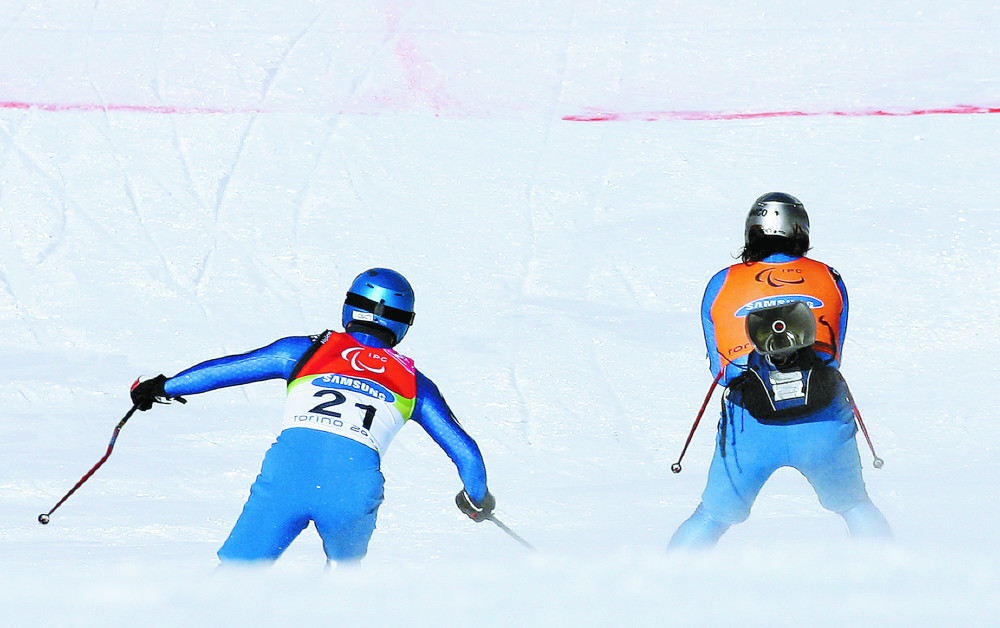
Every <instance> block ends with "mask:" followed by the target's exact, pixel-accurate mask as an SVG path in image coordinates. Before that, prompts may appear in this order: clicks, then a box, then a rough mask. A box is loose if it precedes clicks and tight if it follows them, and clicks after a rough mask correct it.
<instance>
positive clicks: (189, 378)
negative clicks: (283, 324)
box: [163, 336, 313, 397]
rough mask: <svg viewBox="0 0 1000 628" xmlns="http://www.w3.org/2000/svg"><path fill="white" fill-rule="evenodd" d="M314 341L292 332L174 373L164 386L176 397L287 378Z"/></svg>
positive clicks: (169, 393)
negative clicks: (267, 342) (241, 351)
mask: <svg viewBox="0 0 1000 628" xmlns="http://www.w3.org/2000/svg"><path fill="white" fill-rule="evenodd" d="M312 344H313V340H312V338H309V337H308V336H290V337H288V338H282V339H281V340H277V341H275V342H273V343H271V344H269V345H268V346H266V347H261V348H260V349H254V350H253V351H250V352H247V353H241V354H240V355H229V356H225V357H222V358H216V359H214V360H208V361H207V362H202V363H201V364H197V365H195V366H192V367H191V368H189V369H186V370H184V371H182V372H180V373H178V374H177V375H174V376H173V377H171V378H170V379H168V380H167V381H166V382H165V383H164V385H163V389H164V391H165V392H166V393H167V394H168V395H170V396H172V397H173V396H177V395H194V394H197V393H202V392H205V391H208V390H215V389H216V388H224V387H226V386H238V385H240V384H249V383H250V382H259V381H263V380H265V379H276V378H279V377H280V378H285V379H287V378H288V376H289V375H290V374H291V372H292V368H293V367H294V366H295V364H296V363H297V362H298V361H299V358H301V357H302V355H303V354H304V353H305V352H306V351H307V350H308V349H309V347H311V346H312Z"/></svg>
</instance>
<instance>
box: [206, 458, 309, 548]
mask: <svg viewBox="0 0 1000 628" xmlns="http://www.w3.org/2000/svg"><path fill="white" fill-rule="evenodd" d="M308 523H309V517H308V516H307V515H306V514H305V513H304V512H303V511H302V510H301V509H300V508H296V507H295V506H294V504H293V503H291V502H290V500H289V499H288V495H287V494H285V492H284V491H283V490H282V488H281V487H280V485H275V483H274V482H271V481H269V480H268V479H267V478H266V477H265V475H264V473H263V472H262V473H261V475H259V476H257V480H256V481H255V482H254V483H253V486H251V487H250V497H249V498H248V499H247V503H246V504H245V505H244V506H243V512H242V513H241V514H240V517H239V519H237V520H236V525H234V526H233V530H232V531H231V532H230V533H229V538H227V539H226V542H225V543H223V545H222V547H221V548H220V549H219V551H218V557H219V559H220V560H222V561H224V562H228V561H258V560H275V559H277V558H278V557H279V556H281V554H282V553H283V552H284V551H285V550H286V549H287V548H288V546H289V545H290V544H291V542H292V541H294V540H295V537H297V536H298V535H299V533H300V532H302V530H304V529H305V527H306V525H308Z"/></svg>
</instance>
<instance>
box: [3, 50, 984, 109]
mask: <svg viewBox="0 0 1000 628" xmlns="http://www.w3.org/2000/svg"><path fill="white" fill-rule="evenodd" d="M400 55H401V56H402V57H404V61H405V60H407V58H408V57H407V55H408V50H407V49H406V48H405V47H404V48H403V49H402V50H401V51H400ZM425 79H426V77H418V76H410V77H409V80H408V83H409V87H410V89H411V90H413V91H416V92H419V93H422V94H423V95H424V96H426V100H429V101H430V105H431V106H432V108H433V109H434V110H435V111H438V113H440V112H441V110H442V109H447V108H448V105H454V104H455V103H454V101H452V100H451V99H450V98H448V97H447V96H446V95H443V94H439V93H436V92H433V90H430V89H428V88H427V87H426V85H425V83H426V82H427V81H426V80H425ZM431 82H433V81H431ZM396 105H397V106H396V107H395V108H404V107H402V106H400V103H396ZM392 108H394V107H393V106H392V103H390V109H392ZM0 109H25V110H27V109H37V110H40V111H55V112H66V111H121V112H133V113H151V114H260V113H267V111H266V110H265V109H260V108H253V107H246V108H237V107H186V106H178V105H129V104H107V103H104V104H100V103H76V104H73V103H69V104H60V103H45V102H25V101H12V100H8V101H0ZM382 109H383V110H384V107H383V108H382ZM356 113H359V114H362V115H364V114H367V115H371V114H372V113H380V111H377V110H376V111H370V112H362V111H357V112H356ZM990 113H1000V106H997V107H984V106H978V105H956V106H953V107H938V108H932V109H909V110H889V109H856V110H831V111H800V110H787V111H751V112H739V111H737V112H725V111H607V110H604V109H598V108H593V107H588V108H586V109H585V113H578V114H570V115H564V116H562V119H563V120H568V121H571V122H635V121H639V122H657V121H661V120H687V121H719V120H756V119H766V118H808V117H824V116H825V117H841V118H861V117H874V116H884V117H908V116H930V115H971V114H990Z"/></svg>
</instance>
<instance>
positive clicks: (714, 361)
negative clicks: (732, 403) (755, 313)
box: [701, 268, 746, 386]
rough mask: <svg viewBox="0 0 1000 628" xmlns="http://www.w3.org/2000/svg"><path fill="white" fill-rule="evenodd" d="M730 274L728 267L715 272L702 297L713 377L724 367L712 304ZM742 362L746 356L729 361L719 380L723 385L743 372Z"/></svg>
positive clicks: (709, 361) (702, 312)
mask: <svg viewBox="0 0 1000 628" xmlns="http://www.w3.org/2000/svg"><path fill="white" fill-rule="evenodd" d="M728 275H729V269H728V268H723V269H722V270H720V271H719V272H717V273H715V275H714V276H713V277H712V279H711V280H709V282H708V286H706V287H705V295H704V296H703V297H702V299H701V328H702V331H703V332H704V334H705V349H706V350H707V351H708V370H709V371H711V373H712V377H713V378H714V377H716V376H718V374H719V369H720V368H722V356H721V355H719V344H718V343H717V342H716V340H715V322H714V321H713V320H712V306H713V305H715V299H716V298H717V297H718V296H719V291H720V290H722V284H723V283H725V281H726V277H727V276H728ZM740 363H743V364H745V363H746V357H745V356H742V357H740V358H737V359H736V361H735V363H734V362H729V361H727V363H726V374H725V375H724V376H723V377H722V379H721V380H719V383H720V384H721V385H723V386H725V385H726V384H728V383H729V380H731V379H732V378H734V377H736V376H738V375H739V374H740V373H742V372H743V369H741V368H740V366H739V364H740Z"/></svg>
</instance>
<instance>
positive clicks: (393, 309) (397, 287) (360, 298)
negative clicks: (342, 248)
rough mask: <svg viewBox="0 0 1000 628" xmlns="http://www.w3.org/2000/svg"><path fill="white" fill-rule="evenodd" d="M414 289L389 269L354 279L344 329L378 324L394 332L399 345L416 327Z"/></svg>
mask: <svg viewBox="0 0 1000 628" xmlns="http://www.w3.org/2000/svg"><path fill="white" fill-rule="evenodd" d="M413 301H414V296H413V288H411V287H410V282H408V281H407V280H406V278H405V277H403V276H402V275H400V274H399V273H397V272H396V271H394V270H390V269H388V268H371V269H369V270H366V271H365V272H363V273H361V274H360V275H358V276H357V277H355V279H354V283H352V284H351V289H350V290H348V291H347V298H346V299H345V300H344V314H343V325H344V329H347V326H348V325H349V324H350V323H352V322H355V321H356V322H362V323H374V324H375V325H379V326H381V327H385V328H386V329H388V330H389V331H391V332H392V333H393V335H394V336H395V337H396V343H397V344H398V343H399V342H400V341H401V340H402V339H403V336H405V335H406V331H407V330H408V329H409V328H410V325H412V324H413V317H414V313H413Z"/></svg>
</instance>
